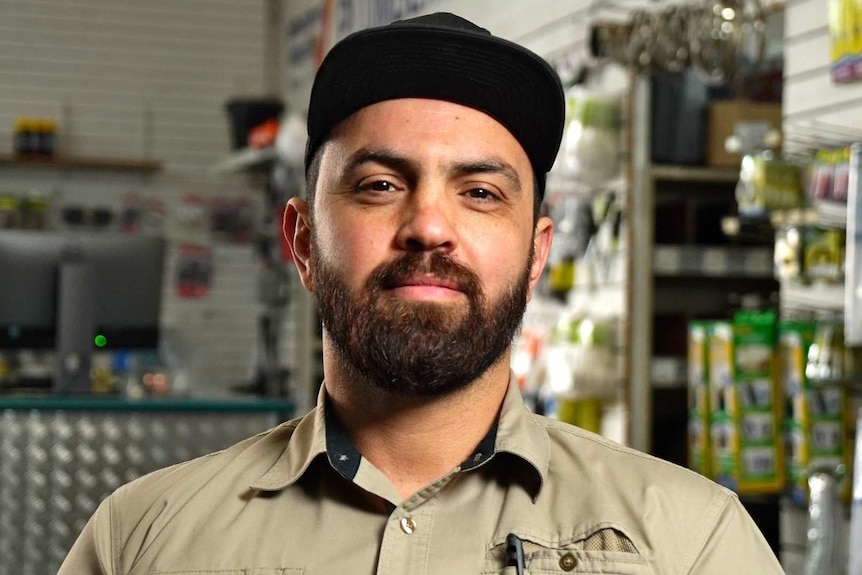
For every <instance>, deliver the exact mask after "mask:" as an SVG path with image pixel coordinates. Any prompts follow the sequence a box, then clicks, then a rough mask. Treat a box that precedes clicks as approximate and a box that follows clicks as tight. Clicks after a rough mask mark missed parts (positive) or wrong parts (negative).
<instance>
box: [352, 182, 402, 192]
mask: <svg viewBox="0 0 862 575" xmlns="http://www.w3.org/2000/svg"><path fill="white" fill-rule="evenodd" d="M394 190H395V184H393V183H392V182H387V181H386V180H372V181H370V182H363V183H361V184H360V185H359V191H361V192H391V191H394Z"/></svg>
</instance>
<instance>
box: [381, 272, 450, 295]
mask: <svg viewBox="0 0 862 575" xmlns="http://www.w3.org/2000/svg"><path fill="white" fill-rule="evenodd" d="M389 291H390V293H392V294H393V295H395V296H397V297H402V298H405V299H417V300H450V299H455V298H458V297H461V296H463V295H464V290H463V289H462V287H461V285H460V284H459V283H458V282H457V281H455V280H452V279H448V278H443V277H439V276H435V275H430V274H422V275H412V276H407V277H404V278H398V279H396V280H395V281H393V282H392V284H391V285H390V286H389Z"/></svg>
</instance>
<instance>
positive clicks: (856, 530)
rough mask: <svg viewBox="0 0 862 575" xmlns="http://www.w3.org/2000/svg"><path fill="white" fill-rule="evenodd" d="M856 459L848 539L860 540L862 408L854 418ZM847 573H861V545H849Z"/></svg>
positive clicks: (861, 537) (861, 538)
mask: <svg viewBox="0 0 862 575" xmlns="http://www.w3.org/2000/svg"><path fill="white" fill-rule="evenodd" d="M854 451H855V453H856V459H855V461H854V463H853V500H852V501H853V502H852V506H851V508H850V541H855V542H857V543H858V542H859V541H862V409H860V410H859V414H858V416H857V418H856V448H855V450H854ZM847 572H848V574H849V575H862V546H859V545H850V568H849V570H848V571H847Z"/></svg>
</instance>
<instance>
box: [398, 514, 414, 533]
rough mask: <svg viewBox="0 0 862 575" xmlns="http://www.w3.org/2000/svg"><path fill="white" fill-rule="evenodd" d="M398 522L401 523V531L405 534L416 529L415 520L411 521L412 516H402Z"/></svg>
mask: <svg viewBox="0 0 862 575" xmlns="http://www.w3.org/2000/svg"><path fill="white" fill-rule="evenodd" d="M400 524H401V531H403V532H404V533H406V534H407V535H410V534H411V533H413V532H414V531H416V522H415V521H413V518H412V517H402V518H401V521H400Z"/></svg>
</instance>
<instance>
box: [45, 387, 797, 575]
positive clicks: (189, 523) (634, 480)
mask: <svg viewBox="0 0 862 575" xmlns="http://www.w3.org/2000/svg"><path fill="white" fill-rule="evenodd" d="M325 405H326V402H325V397H324V392H323V390H321V400H320V401H319V402H318V406H317V407H316V409H315V410H313V411H312V412H311V413H310V414H308V415H306V416H305V417H303V418H300V419H296V420H293V421H290V422H287V423H284V424H282V425H281V426H279V427H276V428H275V429H273V430H270V431H268V432H266V433H262V434H260V435H257V436H255V437H252V438H250V439H247V440H245V441H243V442H241V443H239V444H237V445H235V446H233V447H230V448H228V449H226V450H224V451H221V452H219V453H216V454H212V455H209V456H206V457H203V458H199V459H196V460H193V461H190V462H187V463H183V464H180V465H176V466H173V467H169V468H167V469H163V470H160V471H157V472H155V473H152V474H150V475H148V476H145V477H143V478H141V479H138V480H137V481H134V482H132V483H130V484H128V485H125V486H123V487H121V488H120V489H118V490H117V491H116V492H115V493H114V494H113V495H111V496H110V497H108V498H107V499H106V500H105V501H104V502H103V503H102V505H101V506H100V507H99V509H98V510H97V511H96V513H95V514H94V515H93V517H92V518H91V520H90V522H89V523H88V524H87V526H86V528H85V529H84V531H83V533H82V534H81V536H80V538H79V539H78V541H77V543H76V544H75V546H74V547H73V549H72V550H71V551H70V553H69V555H68V557H67V558H66V561H65V563H64V564H63V566H62V567H61V568H60V575H88V574H97V573H98V574H103V573H104V574H110V575H120V574H124V575H125V574H129V575H145V574H150V575H154V574H168V573H170V574H172V575H180V574H188V575H191V574H195V575H300V574H305V575H322V574H327V575H332V574H348V573H349V574H351V575H371V574H373V573H377V574H381V575H388V574H396V573H398V574H411V575H419V574H438V575H467V574H470V573H476V574H505V575H515V574H516V571H515V568H514V567H506V561H505V542H506V536H507V535H508V534H510V533H513V534H515V535H517V536H518V537H520V539H521V540H522V541H523V547H524V555H525V557H526V566H527V568H526V573H528V574H543V575H547V574H552V573H560V574H563V573H567V572H571V573H576V574H599V573H601V574H617V575H646V574H654V575H659V574H662V575H663V574H667V575H682V574H688V573H691V574H698V575H712V574H714V575H727V574H728V573H732V574H733V575H743V574H748V573H750V574H752V575H771V574H779V573H782V570H781V567H780V566H779V564H778V562H777V561H776V559H775V556H774V555H773V554H772V552H771V551H770V549H769V547H768V546H767V544H766V542H765V541H764V539H763V537H762V536H761V534H760V532H759V531H758V529H757V527H756V526H755V525H754V523H753V522H752V521H751V519H750V518H749V516H748V515H747V514H746V512H745V510H744V509H743V507H742V506H741V505H740V503H739V500H738V499H737V497H736V496H735V495H734V494H733V493H731V492H730V491H728V490H726V489H724V488H722V487H719V486H717V485H716V484H714V483H712V482H710V481H708V480H707V479H705V478H703V477H701V476H699V475H697V474H695V473H693V472H691V471H688V470H686V469H683V468H680V467H678V466H675V465H672V464H670V463H667V462H664V461H660V460H658V459H656V458H653V457H650V456H648V455H644V454H641V453H638V452H636V451H633V450H631V449H627V448H625V447H622V446H620V445H617V444H615V443H613V442H610V441H608V440H606V439H604V438H602V437H600V436H597V435H594V434H591V433H588V432H586V431H583V430H581V429H578V428H576V427H573V426H571V425H567V424H564V423H560V422H558V421H554V420H550V419H546V418H543V417H539V416H536V415H533V414H531V413H530V412H529V411H528V410H527V409H526V407H525V406H524V403H523V400H522V398H521V395H520V393H519V392H518V389H517V386H516V385H515V384H514V383H512V384H510V387H509V391H508V393H507V395H506V399H505V401H504V405H503V408H502V411H501V414H500V418H499V422H498V425H497V427H496V428H495V429H493V430H492V431H491V432H490V433H489V434H488V436H487V437H486V438H485V440H484V441H482V442H481V443H480V445H479V446H478V447H477V449H476V452H475V453H474V455H473V456H472V457H470V458H469V459H468V460H467V461H465V462H464V463H463V464H462V465H460V466H458V467H457V468H455V469H453V470H452V471H451V472H450V473H449V474H447V475H446V476H445V477H442V478H440V479H439V480H438V481H435V482H434V483H432V484H430V485H428V486H426V487H425V488H423V489H422V490H420V491H419V492H417V493H416V494H414V495H412V496H410V497H408V498H407V499H402V498H401V497H400V496H399V495H398V494H397V492H396V491H395V489H394V488H393V487H392V485H391V484H390V483H389V481H388V480H387V479H386V478H385V477H384V476H383V475H382V474H381V473H380V471H378V470H377V469H376V468H374V467H373V466H372V465H371V464H370V463H369V462H368V461H367V460H365V459H363V458H362V457H361V456H360V455H359V453H358V452H357V451H356V449H355V448H354V447H353V446H352V444H351V443H350V441H349V440H348V439H347V435H346V434H345V433H344V431H343V430H342V429H341V428H340V426H339V424H338V422H337V420H336V419H335V418H334V417H333V416H332V415H331V414H330V415H329V416H327V413H326V409H325ZM441 441H445V434H443V433H441Z"/></svg>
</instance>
